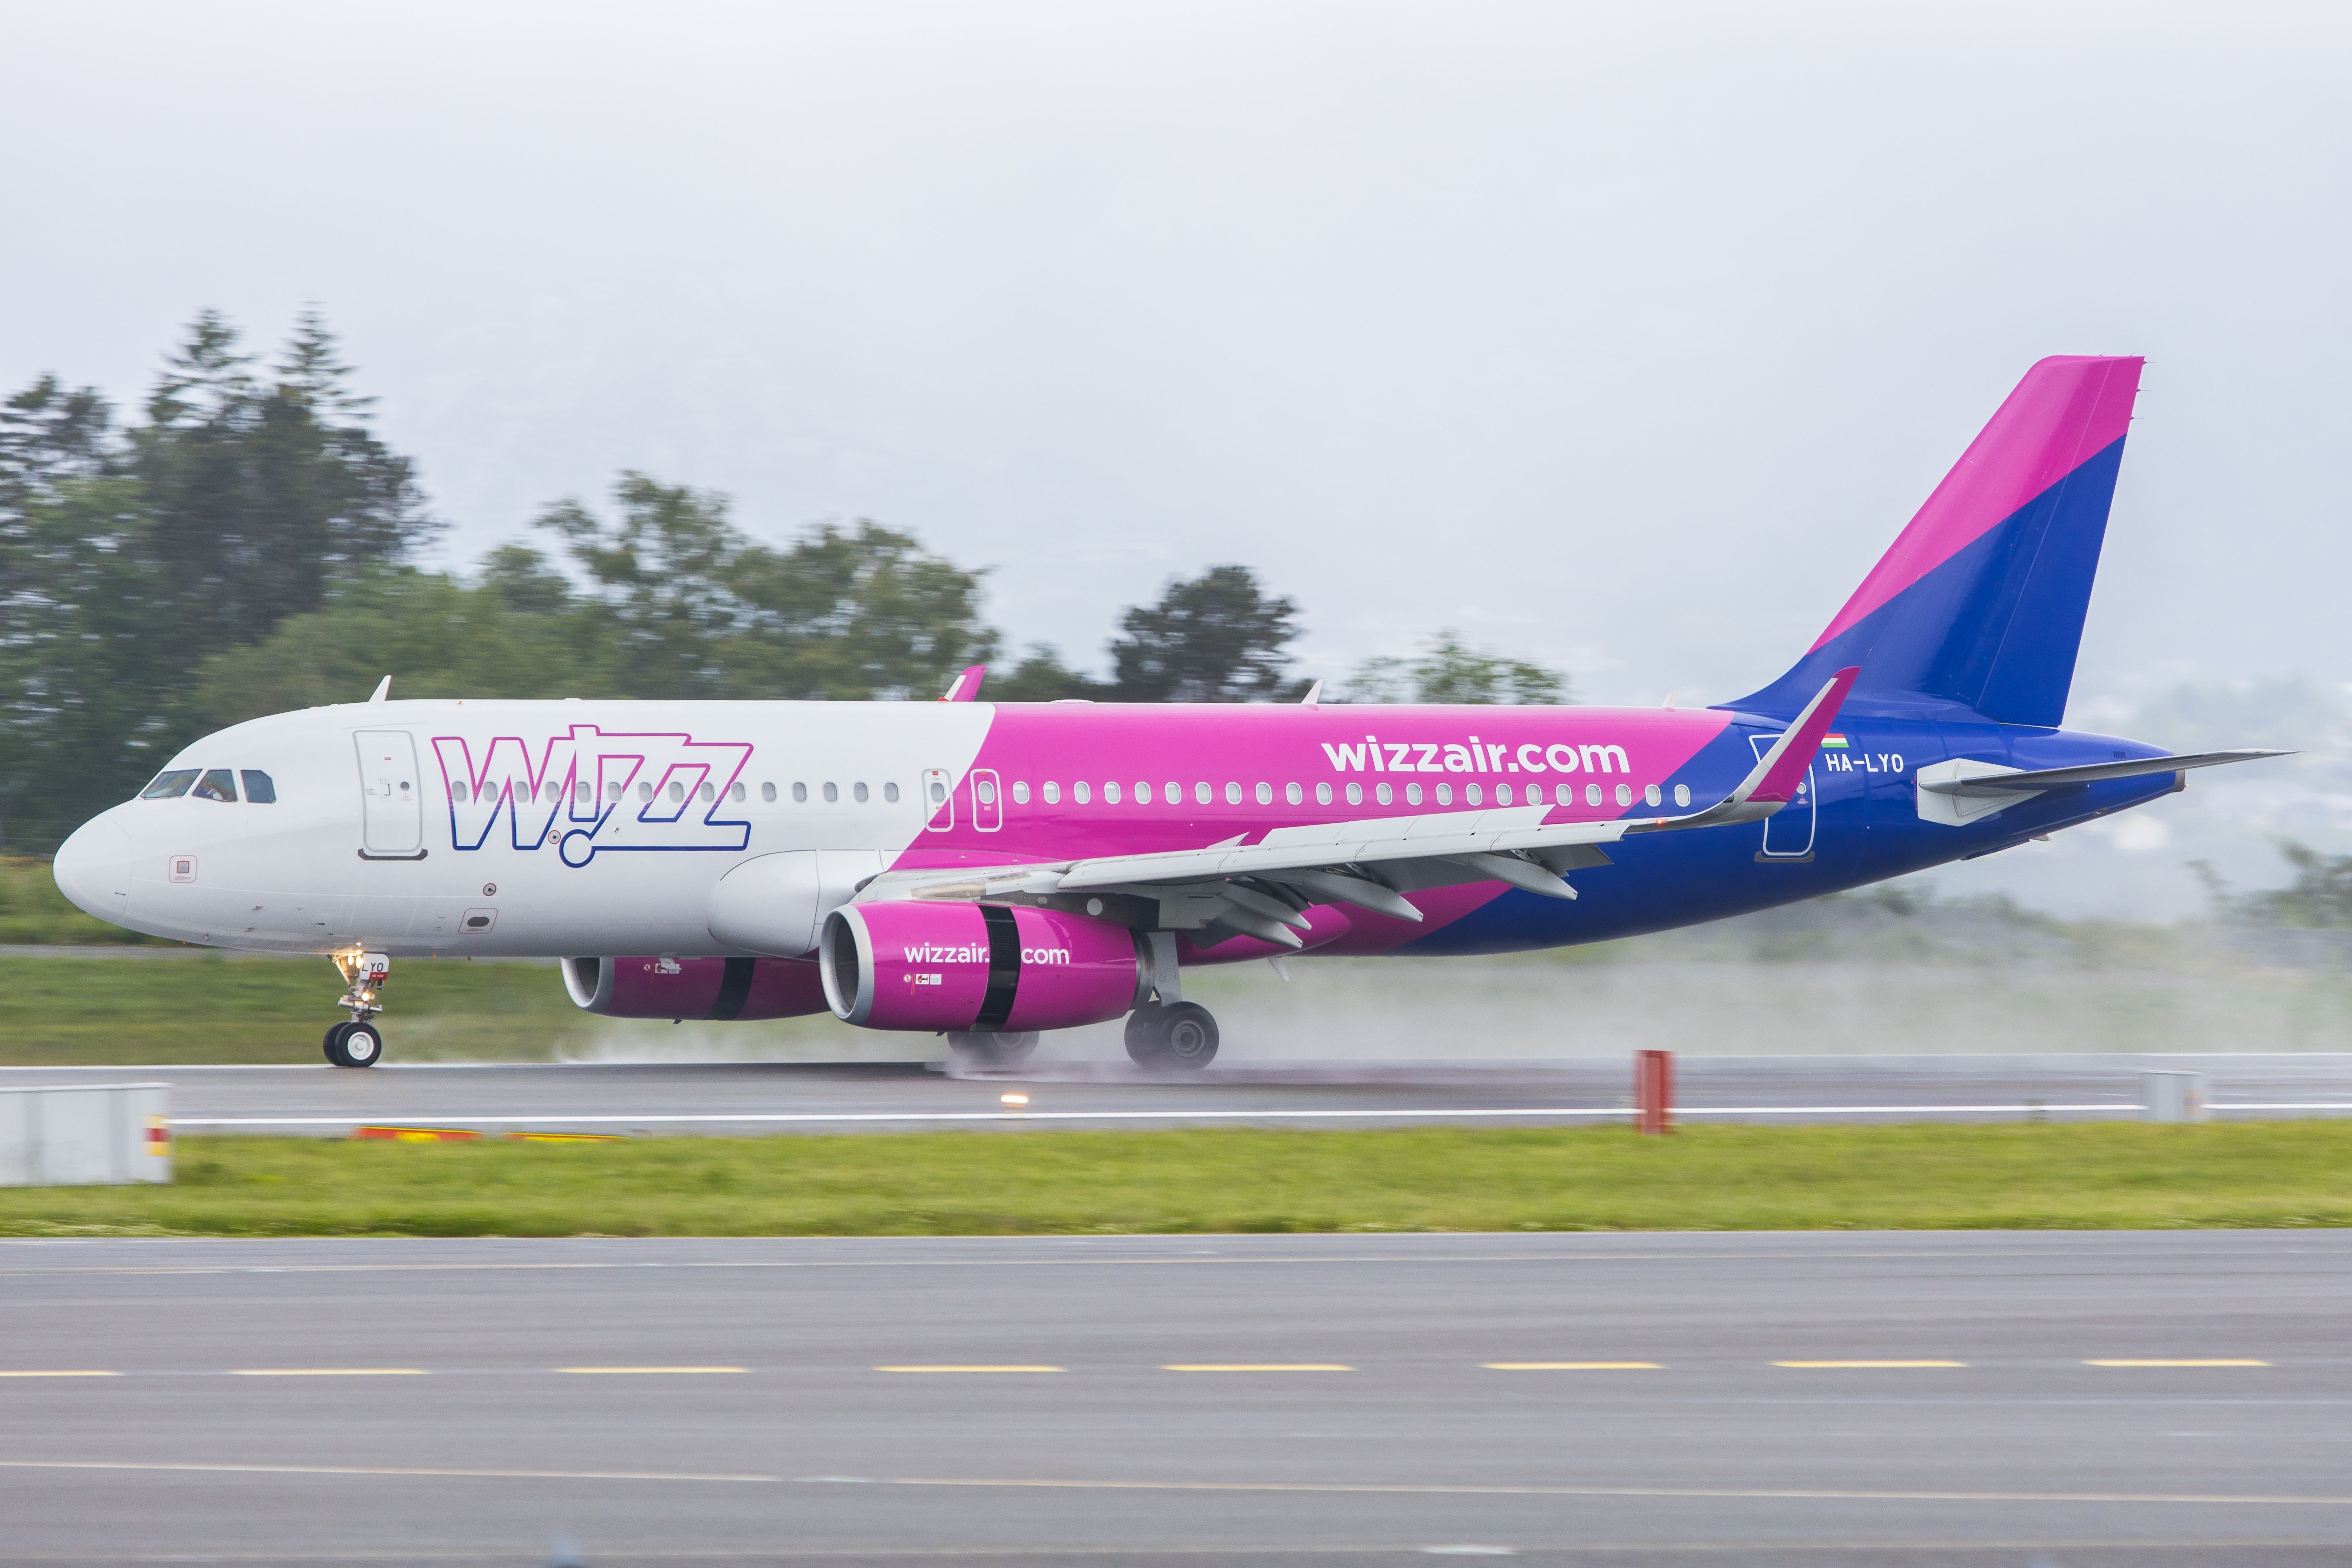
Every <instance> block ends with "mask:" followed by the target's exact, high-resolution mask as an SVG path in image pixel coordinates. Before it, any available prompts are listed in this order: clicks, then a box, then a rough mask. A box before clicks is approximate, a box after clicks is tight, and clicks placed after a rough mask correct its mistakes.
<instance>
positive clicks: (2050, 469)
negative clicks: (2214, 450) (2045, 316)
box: [1813, 354, 2147, 648]
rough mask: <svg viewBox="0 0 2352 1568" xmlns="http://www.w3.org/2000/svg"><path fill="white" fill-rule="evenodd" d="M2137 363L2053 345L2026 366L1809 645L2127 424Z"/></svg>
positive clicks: (1914, 577) (1992, 523) (1913, 578)
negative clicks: (2051, 351) (2056, 350)
mask: <svg viewBox="0 0 2352 1568" xmlns="http://www.w3.org/2000/svg"><path fill="white" fill-rule="evenodd" d="M2144 363H2147V362H2146V361H2145V360H2141V359H2138V358H2125V359H2109V358H2105V357H2103V356H2100V355H2095V354H2060V355H2055V356H2053V357H2052V358H2050V359H2045V360H2042V361H2041V362H2039V363H2036V364H2035V365H2034V366H2033V368H2032V369H2031V370H2029V371H2027V372H2026V373H2025V379H2024V380H2022V381H2021V382H2019V383H2018V384H2017V390H2016V391H2014V392H2012V393H2011V394H2010V395H2009V398H2008V400H2007V401H2006V402H2004V403H2003V404H2002V405H2000V409H1999V410H1998V411H1997V412H1995V413H1994V415H1993V416H1992V419H1991V422H1990V423H1989V424H1987V425H1986V426H1985V427H1984V429H1983V430H1981V431H1980V432H1979V433H1978V435H1977V438H1976V439H1975V440H1974V441H1971V442H1969V449H1968V450H1967V451H1966V452H1963V453H1962V454H1961V455H1960V460H1959V461H1958V462H1957V463H1955V464H1953V465H1952V471H1951V472H1950V473H1948V474H1946V475H1945V476H1944V482H1943V483H1942V484H1940V485H1937V487H1936V490H1935V493H1934V494H1933V495H1930V496H1929V497H1928V498H1927V505H1925V506H1923V507H1921V508H1920V509H1919V510H1918V513H1917V515H1916V516H1915V517H1913V518H1912V520H1911V525H1910V526H1909V527H1908V528H1906V529H1905V530H1904V531H1903V532H1902V535H1901V537H1899V538H1897V539H1896V540H1895V547H1894V548H1893V549H1892V550H1889V551H1888V552H1886V553H1885V556H1884V557H1882V558H1881V559H1880V561H1879V563H1878V564H1877V565H1876V566H1874V567H1873V568H1872V569H1871V573H1870V575H1869V576H1867V577H1864V579H1863V580H1862V586H1861V587H1859V588H1856V589H1855V590H1854V591H1853V597H1852V598H1850V599H1848V600H1847V601H1846V602H1845V608H1843V609H1842V610H1840V611H1839V612H1838V613H1837V618H1836V619H1835V620H1832V622H1830V624H1829V628H1828V629H1827V630H1825V631H1824V632H1822V635H1821V636H1820V637H1817V638H1815V639H1814V641H1813V647H1816V648H1819V647H1822V645H1823V644H1825V643H1827V642H1828V641H1829V640H1830V639H1831V638H1832V637H1836V636H1837V635H1838V634H1839V633H1841V632H1843V631H1845V630H1847V629H1848V628H1850V627H1851V626H1853V625H1854V624H1855V623H1856V622H1858V621H1860V620H1861V619H1862V618H1863V617H1864V616H1867V615H1869V614H1870V613H1871V612H1872V611H1873V610H1875V609H1877V608H1878V607H1879V606H1880V605H1885V603H1886V602H1887V601H1889V600H1891V599H1893V598H1894V597H1895V595H1897V594H1900V593H1901V592H1903V590H1904V589H1906V588H1908V587H1909V586H1911V584H1914V583H1916V582H1917V581H1919V579H1920V578H1922V577H1925V576H1926V575H1927V574H1928V573H1930V572H1932V571H1934V570H1935V569H1936V568H1937V567H1938V566H1941V565H1942V564H1943V563H1945V562H1947V561H1949V560H1950V559H1951V558H1952V557H1953V556H1955V555H1957V554H1958V553H1959V552H1960V551H1961V550H1962V549H1964V548H1966V547H1967V546H1968V545H1969V544H1971V543H1973V542H1976V541H1977V540H1978V539H1980V538H1982V537H1983V536H1984V535H1985V534H1986V533H1988V532H1989V531H1991V530H1992V529H1994V528H1995V527H1998V526H1999V525H2000V523H2002V522H2004V521H2008V520H2009V519H2010V518H2011V517H2012V516H2014V515H2015V514H2016V513H2017V511H2018V510H2020V509H2021V508H2022V507H2023V506H2024V505H2025V504H2026V503H2027V502H2028V501H2030V500H2032V499H2033V498H2034V497H2036V496H2038V495H2040V494H2042V491H2044V490H2046V489H2049V488H2050V487H2051V486H2053V485H2054V484H2056V483H2057V482H2058V481H2059V480H2061V479H2064V478H2065V477H2066V476H2067V475H2068V474H2071V473H2073V472H2074V470H2075V469H2076V468H2080V467H2081V466H2082V464H2083V462H2084V459H2086V458H2090V457H2092V456H2093V455H2094V454H2095V453H2097V452H2099V451H2101V450H2103V449H2104V448H2105V447H2108V446H2109V445H2111V444H2113V443H2114V442H2116V441H2118V440H2121V439H2122V438H2123V437H2124V435H2125V433H2126V431H2128V430H2129V429H2130V428H2131V415H2132V403H2133V400H2134V399H2135V398H2137V396H2138V395H2139V372H2140V366H2141V365H2142V364H2144Z"/></svg>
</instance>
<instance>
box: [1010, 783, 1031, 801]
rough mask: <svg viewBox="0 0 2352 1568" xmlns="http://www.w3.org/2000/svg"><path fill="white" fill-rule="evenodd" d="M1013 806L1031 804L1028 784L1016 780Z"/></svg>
mask: <svg viewBox="0 0 2352 1568" xmlns="http://www.w3.org/2000/svg"><path fill="white" fill-rule="evenodd" d="M1028 804H1029V785H1028V784H1027V783H1026V782H1024V781H1023V780H1019V779H1015V780H1014V781H1013V805H1028Z"/></svg>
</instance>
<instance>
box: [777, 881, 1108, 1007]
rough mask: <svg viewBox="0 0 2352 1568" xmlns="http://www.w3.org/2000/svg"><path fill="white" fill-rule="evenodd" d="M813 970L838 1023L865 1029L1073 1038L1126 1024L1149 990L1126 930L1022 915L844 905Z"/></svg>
mask: <svg viewBox="0 0 2352 1568" xmlns="http://www.w3.org/2000/svg"><path fill="white" fill-rule="evenodd" d="M817 966H818V968H819V969H820V970H821V971H822V972H823V973H824V995H825V1000H826V1001H827V1002H828V1003H830V1004H831V1005H832V1006H833V1012H834V1016H835V1017H837V1018H840V1019H842V1020H843V1021H844V1022H845V1023H851V1024H856V1025H859V1026H863V1027H865V1028H868V1029H922V1030H932V1031H937V1030H946V1031H951V1032H959V1033H961V1032H963V1031H968V1030H969V1031H978V1032H981V1033H1000V1034H1023V1033H1026V1032H1028V1031H1030V1030H1035V1029H1070V1028H1076V1027H1077V1026H1079V1025H1081V1024H1099V1023H1101V1022H1103V1021H1104V1020H1105V1019H1108V1018H1117V1017H1121V1016H1125V1015H1126V1014H1128V1013H1129V1012H1132V1011H1133V1010H1134V1009H1135V1008H1136V1007H1138V1006H1139V1005H1141V1004H1142V1002H1143V1000H1144V998H1145V997H1146V996H1147V995H1148V994H1150V985H1151V961H1150V955H1149V950H1148V949H1147V948H1146V947H1145V946H1144V944H1143V942H1142V939H1140V938H1139V937H1138V936H1137V935H1136V934H1135V932H1133V931H1129V930H1128V929H1127V928H1126V927H1125V926H1122V925H1114V924H1113V923H1111V922H1110V921H1099V920H1089V919H1088V918H1087V917H1086V916H1084V915H1067V914H1063V913H1061V912H1059V911H1058V910H1038V909H1030V908H1028V907H1026V906H1022V905H1011V906H1008V905H1003V904H928V903H912V902H908V903H881V904H848V905H845V906H843V907H842V908H840V909H837V910H834V911H833V912H832V913H831V914H829V915H827V916H826V917H825V921H824V941H823V942H821V943H820V944H819V945H818V948H817Z"/></svg>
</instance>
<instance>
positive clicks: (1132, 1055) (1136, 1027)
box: [1127, 1002, 1217, 1072]
mask: <svg viewBox="0 0 2352 1568" xmlns="http://www.w3.org/2000/svg"><path fill="white" fill-rule="evenodd" d="M1127 1054H1128V1058H1129V1060H1131V1061H1133V1062H1134V1063H1135V1065H1136V1066H1138V1067H1146V1068H1181V1069H1183V1070H1184V1071H1186V1072H1198V1071H1199V1070H1200V1069H1201V1068H1204V1067H1207V1066H1208V1065H1209V1064H1210V1063H1211V1062H1213V1061H1214V1060H1215V1059H1216V1058H1217V1021H1216V1019H1215V1018H1213V1017H1212V1016H1210V1015H1209V1010H1208V1009H1207V1008H1206V1007H1203V1006H1202V1005H1200V1004H1199V1003H1198V1002H1175V1003H1168V1004H1162V1003H1159V1002H1146V1003H1145V1004H1144V1005H1142V1006H1140V1007H1138V1008H1137V1009H1136V1010H1135V1011H1134V1012H1132V1013H1130V1014H1129V1015H1128V1019H1127Z"/></svg>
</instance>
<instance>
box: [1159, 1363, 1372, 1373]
mask: <svg viewBox="0 0 2352 1568" xmlns="http://www.w3.org/2000/svg"><path fill="white" fill-rule="evenodd" d="M1355 1370H1356V1369H1355V1368H1354V1367H1352V1366H1342V1365H1340V1364H1339V1363H1338V1362H1335V1361H1293V1362H1233V1363H1226V1362H1180V1363H1177V1364H1176V1365H1174V1366H1163V1367H1161V1368H1160V1371H1162V1372H1353V1371H1355Z"/></svg>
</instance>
